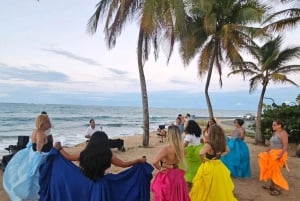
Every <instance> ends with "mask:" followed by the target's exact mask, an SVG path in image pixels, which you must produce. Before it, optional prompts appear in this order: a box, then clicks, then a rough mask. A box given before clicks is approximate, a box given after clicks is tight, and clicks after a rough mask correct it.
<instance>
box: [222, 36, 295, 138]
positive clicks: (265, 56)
mask: <svg viewBox="0 0 300 201" xmlns="http://www.w3.org/2000/svg"><path fill="white" fill-rule="evenodd" d="M281 44H282V38H281V36H278V37H276V38H275V39H273V40H270V41H268V42H266V43H265V44H264V45H262V46H261V47H259V48H257V47H254V48H253V53H255V54H254V57H255V59H256V60H257V64H256V63H254V62H250V61H245V62H243V64H244V65H245V66H247V68H246V69H243V71H241V70H234V71H232V72H230V73H229V74H228V76H230V75H231V74H238V73H244V74H245V75H249V76H252V77H251V78H250V80H249V82H250V88H249V92H250V93H252V92H254V91H255V90H256V89H257V87H258V86H259V85H261V87H262V89H261V94H260V98H259V102H258V107H257V118H256V134H255V142H256V143H258V144H264V141H265V139H264V136H263V134H262V132H261V116H262V107H263V99H264V95H265V93H266V90H267V86H268V84H269V83H270V82H271V81H273V82H274V83H275V84H278V83H284V84H285V83H289V84H292V85H295V86H298V84H297V83H295V82H294V81H292V80H290V79H289V78H288V77H287V75H288V74H294V73H298V72H300V65H299V64H290V65H289V64H287V63H288V62H291V61H292V59H294V58H296V59H297V58H298V59H300V47H293V48H285V49H283V50H280V46H281Z"/></svg>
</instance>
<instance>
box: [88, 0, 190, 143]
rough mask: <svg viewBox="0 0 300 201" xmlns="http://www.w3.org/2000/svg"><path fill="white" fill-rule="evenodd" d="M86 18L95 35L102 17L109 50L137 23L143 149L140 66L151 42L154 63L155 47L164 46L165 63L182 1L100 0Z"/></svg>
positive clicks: (143, 90) (145, 111) (145, 98)
mask: <svg viewBox="0 0 300 201" xmlns="http://www.w3.org/2000/svg"><path fill="white" fill-rule="evenodd" d="M96 7H97V8H96V11H95V13H94V14H93V16H92V17H91V18H90V20H89V23H88V30H89V31H90V33H92V34H93V33H95V32H96V30H97V27H98V21H99V19H100V18H104V17H105V16H106V22H105V26H104V30H105V35H106V40H107V44H108V47H109V48H112V47H114V46H115V44H116V38H117V36H118V35H119V34H121V32H122V30H123V28H124V26H125V24H126V23H127V22H130V21H133V20H132V19H134V18H136V19H137V21H139V35H138V42H137V57H138V69H139V77H140V85H141V86H140V87H141V94H142V103H143V125H144V127H143V130H144V133H143V146H148V145H149V108H148V95H147V87H146V80H145V74H144V69H143V68H144V64H145V62H146V61H147V60H148V57H149V52H150V47H151V42H152V44H153V48H154V56H155V59H157V58H158V53H159V44H160V43H162V42H165V43H164V44H167V45H166V46H164V48H165V49H164V50H166V51H167V52H168V54H167V55H168V56H167V62H168V61H169V59H170V56H171V54H172V52H173V46H174V42H175V37H176V33H177V32H178V33H180V32H181V31H183V30H184V23H183V22H184V16H185V15H184V4H183V1H182V0H175V1H169V0H160V1H153V0H101V1H100V2H99V3H98V4H97V6H96Z"/></svg>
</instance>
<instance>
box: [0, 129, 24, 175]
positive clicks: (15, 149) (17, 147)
mask: <svg viewBox="0 0 300 201" xmlns="http://www.w3.org/2000/svg"><path fill="white" fill-rule="evenodd" d="M28 142H29V136H23V135H20V136H18V142H17V145H9V146H8V147H7V148H5V150H7V151H8V152H9V154H8V155H4V156H3V157H2V161H1V169H2V170H3V171H4V170H5V168H6V166H7V164H8V162H9V161H10V159H12V157H13V156H14V155H15V154H16V153H17V152H18V151H19V150H21V149H24V148H25V147H26V145H27V143H28Z"/></svg>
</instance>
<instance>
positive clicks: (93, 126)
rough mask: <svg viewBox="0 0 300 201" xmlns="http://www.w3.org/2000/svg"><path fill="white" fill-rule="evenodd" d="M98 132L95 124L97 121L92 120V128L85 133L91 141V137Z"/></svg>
mask: <svg viewBox="0 0 300 201" xmlns="http://www.w3.org/2000/svg"><path fill="white" fill-rule="evenodd" d="M96 131H98V129H96V123H95V120H94V119H91V120H90V126H89V127H88V128H87V129H86V132H85V134H86V135H85V137H86V138H88V139H90V138H91V136H92V135H93V134H94V133H95V132H96Z"/></svg>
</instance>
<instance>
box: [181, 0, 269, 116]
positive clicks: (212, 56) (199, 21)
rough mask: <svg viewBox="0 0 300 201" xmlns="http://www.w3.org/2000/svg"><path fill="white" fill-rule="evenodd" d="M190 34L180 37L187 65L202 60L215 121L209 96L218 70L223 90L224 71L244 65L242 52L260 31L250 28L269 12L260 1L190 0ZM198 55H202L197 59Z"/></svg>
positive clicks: (202, 71)
mask: <svg viewBox="0 0 300 201" xmlns="http://www.w3.org/2000/svg"><path fill="white" fill-rule="evenodd" d="M188 2H189V3H188V5H189V6H188V7H187V9H188V14H189V15H188V17H187V33H185V34H184V35H182V36H181V37H180V41H181V56H182V58H183V60H184V63H185V64H189V62H190V61H191V59H193V58H194V57H195V56H197V57H198V69H199V75H200V77H202V76H204V75H205V74H207V77H206V83H205V97H206V103H207V107H208V112H209V116H210V118H213V117H214V114H213V109H212V104H211V101H210V97H209V94H208V89H209V85H210V80H211V77H212V76H213V69H214V67H215V68H216V70H217V71H218V74H219V83H220V87H222V67H223V66H224V65H225V64H226V65H229V66H230V67H232V68H236V66H235V65H233V63H235V62H239V63H241V65H240V66H238V67H237V68H238V69H242V68H243V66H242V56H241V54H240V52H241V50H242V49H244V48H247V47H248V46H249V45H254V42H253V40H252V38H251V36H252V34H253V33H255V32H256V31H257V28H254V27H250V26H246V25H249V24H250V23H256V22H260V21H261V20H262V17H263V14H264V13H265V12H266V10H267V8H266V6H264V5H263V4H261V3H260V1H258V0H243V1H241V0H214V1H207V0H189V1H188ZM197 54H198V55H197Z"/></svg>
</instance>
